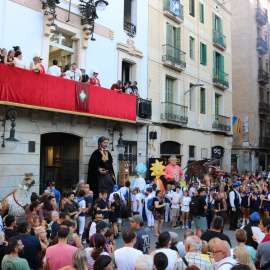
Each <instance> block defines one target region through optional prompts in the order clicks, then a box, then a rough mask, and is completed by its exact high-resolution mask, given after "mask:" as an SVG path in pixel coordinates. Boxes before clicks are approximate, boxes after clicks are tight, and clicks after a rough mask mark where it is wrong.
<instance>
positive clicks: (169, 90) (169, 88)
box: [165, 77, 174, 103]
mask: <svg viewBox="0 0 270 270" xmlns="http://www.w3.org/2000/svg"><path fill="white" fill-rule="evenodd" d="M173 81H174V80H173V79H171V78H168V77H166V92H165V101H166V102H170V103H173Z"/></svg>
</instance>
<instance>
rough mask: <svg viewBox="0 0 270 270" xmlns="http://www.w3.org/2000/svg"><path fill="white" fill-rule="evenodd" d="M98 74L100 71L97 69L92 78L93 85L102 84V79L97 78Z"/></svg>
mask: <svg viewBox="0 0 270 270" xmlns="http://www.w3.org/2000/svg"><path fill="white" fill-rule="evenodd" d="M97 76H98V73H97V72H96V71H95V72H93V77H92V78H91V79H90V84H91V85H95V86H101V85H100V81H99V79H98V78H97Z"/></svg>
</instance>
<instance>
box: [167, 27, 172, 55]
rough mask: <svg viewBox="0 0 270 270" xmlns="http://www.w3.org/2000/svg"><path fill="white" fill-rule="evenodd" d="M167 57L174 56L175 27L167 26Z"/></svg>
mask: <svg viewBox="0 0 270 270" xmlns="http://www.w3.org/2000/svg"><path fill="white" fill-rule="evenodd" d="M166 55H168V56H171V57H172V56H173V25H172V24H169V23H167V25H166Z"/></svg>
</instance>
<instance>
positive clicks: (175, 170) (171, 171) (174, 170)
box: [164, 164, 183, 182]
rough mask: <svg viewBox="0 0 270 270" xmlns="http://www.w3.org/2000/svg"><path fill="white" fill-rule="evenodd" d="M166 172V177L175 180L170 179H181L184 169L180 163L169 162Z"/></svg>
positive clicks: (169, 180)
mask: <svg viewBox="0 0 270 270" xmlns="http://www.w3.org/2000/svg"><path fill="white" fill-rule="evenodd" d="M164 172H165V178H166V179H167V181H168V182H172V181H173V180H171V179H170V178H171V177H175V181H180V179H181V177H182V176H183V171H182V169H181V168H180V167H179V166H178V165H175V166H173V165H172V164H169V165H167V167H166V168H165V170H164Z"/></svg>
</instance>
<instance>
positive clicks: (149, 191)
mask: <svg viewBox="0 0 270 270" xmlns="http://www.w3.org/2000/svg"><path fill="white" fill-rule="evenodd" d="M146 193H147V196H146V198H145V199H144V202H145V214H146V217H147V225H148V227H147V228H146V230H147V231H150V230H151V229H152V228H154V223H155V220H154V216H153V213H152V212H151V211H150V210H148V207H147V205H148V202H149V200H150V199H151V198H154V196H153V194H152V189H151V188H149V187H148V188H147V189H146Z"/></svg>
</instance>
